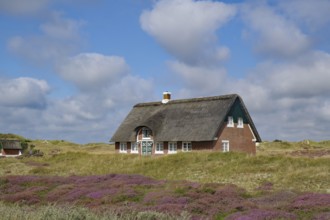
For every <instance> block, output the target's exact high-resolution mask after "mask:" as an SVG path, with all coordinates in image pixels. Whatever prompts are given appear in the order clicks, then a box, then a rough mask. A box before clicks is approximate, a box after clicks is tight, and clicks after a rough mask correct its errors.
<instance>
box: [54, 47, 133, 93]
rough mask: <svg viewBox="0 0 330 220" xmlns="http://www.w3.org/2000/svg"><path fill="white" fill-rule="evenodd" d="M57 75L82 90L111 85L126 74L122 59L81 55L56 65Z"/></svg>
mask: <svg viewBox="0 0 330 220" xmlns="http://www.w3.org/2000/svg"><path fill="white" fill-rule="evenodd" d="M57 68H58V70H59V74H60V75H61V76H62V77H63V78H64V79H66V80H68V81H70V82H72V83H74V84H75V85H76V86H78V87H79V88H80V89H82V90H86V89H95V88H98V87H103V86H107V85H113V84H114V83H116V82H117V81H118V80H119V79H120V78H122V77H123V76H125V75H126V74H127V73H128V70H129V68H128V65H127V64H126V62H125V60H124V58H122V57H118V56H104V55H102V54H97V53H82V54H79V55H77V56H75V57H72V58H69V59H67V60H66V61H64V63H59V64H58V67H57Z"/></svg>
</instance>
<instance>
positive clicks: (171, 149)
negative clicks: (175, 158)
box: [168, 142, 177, 154]
mask: <svg viewBox="0 0 330 220" xmlns="http://www.w3.org/2000/svg"><path fill="white" fill-rule="evenodd" d="M176 149H177V145H176V142H169V143H168V153H169V154H176Z"/></svg>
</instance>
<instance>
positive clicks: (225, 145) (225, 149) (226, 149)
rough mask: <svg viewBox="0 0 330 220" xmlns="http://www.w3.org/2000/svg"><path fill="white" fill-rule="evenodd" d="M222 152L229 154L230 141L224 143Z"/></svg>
mask: <svg viewBox="0 0 330 220" xmlns="http://www.w3.org/2000/svg"><path fill="white" fill-rule="evenodd" d="M222 152H229V141H222Z"/></svg>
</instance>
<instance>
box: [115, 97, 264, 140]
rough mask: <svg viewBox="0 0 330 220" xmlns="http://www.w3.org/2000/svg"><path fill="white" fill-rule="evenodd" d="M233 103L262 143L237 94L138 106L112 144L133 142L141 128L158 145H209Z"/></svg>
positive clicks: (117, 132) (134, 108) (123, 123)
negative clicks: (145, 128)
mask: <svg viewBox="0 0 330 220" xmlns="http://www.w3.org/2000/svg"><path fill="white" fill-rule="evenodd" d="M235 102H238V103H239V104H240V105H241V107H242V109H243V111H244V113H245V116H246V118H247V120H248V122H249V124H250V126H251V128H252V130H253V132H254V134H255V136H256V138H257V141H261V139H260V137H259V134H258V132H257V130H256V128H255V126H254V124H253V122H252V119H251V117H250V115H249V113H248V111H247V109H246V107H245V105H244V103H243V101H242V99H241V98H240V97H239V96H238V95H236V94H233V95H224V96H214V97H206V98H194V99H182V100H171V101H170V102H168V103H167V104H162V103H161V102H150V103H141V104H137V105H135V106H134V107H133V109H132V110H131V112H130V113H129V114H128V116H127V117H126V118H125V120H124V121H123V122H122V124H121V125H120V127H119V128H118V129H117V131H116V132H115V134H114V135H113V137H112V138H111V141H112V142H128V141H129V142H131V141H136V131H137V129H138V128H140V127H143V126H146V127H148V128H150V129H151V130H152V132H153V136H154V140H157V141H212V140H214V139H215V138H216V137H217V136H218V133H219V129H220V128H221V127H222V125H223V123H224V122H225V119H226V117H227V114H228V112H229V111H230V110H231V108H232V106H233V105H234V103H235Z"/></svg>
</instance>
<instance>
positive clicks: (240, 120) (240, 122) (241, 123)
mask: <svg viewBox="0 0 330 220" xmlns="http://www.w3.org/2000/svg"><path fill="white" fill-rule="evenodd" d="M243 124H244V123H243V118H238V122H237V127H238V128H243Z"/></svg>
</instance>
